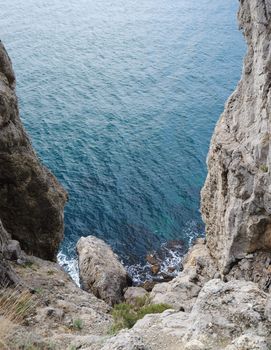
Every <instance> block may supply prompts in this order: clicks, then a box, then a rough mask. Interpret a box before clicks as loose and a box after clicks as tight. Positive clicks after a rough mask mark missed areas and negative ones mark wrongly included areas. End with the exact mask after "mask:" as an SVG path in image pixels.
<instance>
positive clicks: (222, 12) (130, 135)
mask: <svg viewBox="0 0 271 350" xmlns="http://www.w3.org/2000/svg"><path fill="white" fill-rule="evenodd" d="M237 7H238V1H237V0H201V1H198V0H137V1H135V0H115V1H111V0H100V1H94V0H69V1H64V0H27V1H25V0H12V1H3V0H0V9H1V20H0V35H1V37H0V38H1V40H2V41H3V42H4V44H5V46H6V48H7V49H8V52H9V55H10V56H11V58H12V61H13V65H14V69H15V71H16V75H17V93H18V96H19V102H20V111H21V117H22V120H23V122H24V125H25V127H26V129H27V131H28V133H29V134H30V135H31V138H32V142H33V145H34V147H35V149H36V150H37V152H38V154H39V156H40V158H41V159H42V161H43V163H44V164H45V165H46V166H48V167H49V168H50V169H51V170H52V171H53V172H54V174H55V175H56V176H57V177H58V179H59V180H60V182H61V183H62V184H63V185H64V187H65V188H66V189H67V190H68V192H69V197H70V200H69V203H68V204H67V206H66V210H65V225H66V228H65V240H64V242H63V245H62V248H61V255H60V258H61V260H62V261H66V262H68V263H69V262H70V263H71V262H72V261H73V259H74V258H75V256H76V255H75V244H76V242H77V240H78V239H79V237H80V236H87V235H90V234H92V235H96V236H98V237H101V238H102V239H104V240H105V241H107V242H108V243H109V244H110V245H111V246H112V247H113V249H114V250H115V252H117V253H118V254H119V255H120V256H121V258H122V259H123V261H124V262H125V263H126V264H128V265H137V264H140V263H141V264H142V263H143V261H144V257H145V255H146V253H147V252H149V251H152V250H156V249H159V247H160V246H161V244H163V243H164V242H167V241H170V240H182V241H183V244H184V245H185V246H188V245H189V244H190V243H191V240H192V239H193V238H194V237H196V236H199V235H202V234H203V232H204V227H203V223H202V221H201V218H200V213H199V193H200V189H201V187H202V185H203V183H204V179H205V176H206V165H205V159H206V155H207V151H208V146H209V142H210V138H211V135H212V131H213V128H214V126H215V123H216V121H217V120H218V117H219V115H220V113H221V112H222V110H223V106H224V103H225V101H226V99H227V97H228V96H229V95H230V93H231V92H232V91H233V89H234V87H235V85H236V83H237V82H238V80H239V77H240V74H241V66H242V58H243V56H244V53H245V44H244V42H243V38H242V35H241V33H240V32H239V31H238V25H237V21H236V12H237ZM131 271H134V270H131ZM134 274H135V275H136V273H135V271H134Z"/></svg>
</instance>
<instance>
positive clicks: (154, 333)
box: [104, 279, 271, 350]
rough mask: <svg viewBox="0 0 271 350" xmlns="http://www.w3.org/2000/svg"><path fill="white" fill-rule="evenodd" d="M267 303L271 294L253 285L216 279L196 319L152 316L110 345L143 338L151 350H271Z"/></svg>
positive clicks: (198, 307) (206, 289)
mask: <svg viewBox="0 0 271 350" xmlns="http://www.w3.org/2000/svg"><path fill="white" fill-rule="evenodd" d="M267 301H268V294H266V293H264V292H263V291H262V290H260V289H259V288H258V286H257V284H255V283H253V282H246V281H231V282H228V283H225V282H223V281H221V280H218V279H213V280H210V281H209V282H207V283H206V284H205V285H204V287H203V288H202V290H201V291H200V293H199V295H198V298H197V299H196V301H195V304H194V306H193V308H192V310H191V312H190V313H187V312H176V311H173V310H166V311H164V312H163V313H162V314H153V315H146V316H145V317H144V318H143V319H142V320H140V321H138V322H137V323H136V324H135V326H134V327H133V328H132V329H131V330H129V331H128V330H127V331H126V332H124V331H123V332H121V333H119V334H118V335H117V336H116V337H114V338H112V339H111V340H110V345H111V346H112V348H114V347H113V346H114V345H115V344H118V343H120V342H121V341H124V339H129V337H136V336H137V337H140V339H141V341H142V342H143V344H144V346H145V348H146V349H149V350H164V349H168V350H178V349H187V350H188V349H189V350H218V349H219V350H222V349H227V350H241V349H242V350H243V349H247V350H248V349H250V350H251V349H259V350H266V349H268V347H270V345H271V338H270V326H271V324H270V321H268V320H267V319H266V317H265V307H266V304H267ZM242 346H243V348H242ZM249 346H250V347H249ZM253 346H255V347H253ZM123 348H124V349H125V347H123ZM104 349H107V348H104Z"/></svg>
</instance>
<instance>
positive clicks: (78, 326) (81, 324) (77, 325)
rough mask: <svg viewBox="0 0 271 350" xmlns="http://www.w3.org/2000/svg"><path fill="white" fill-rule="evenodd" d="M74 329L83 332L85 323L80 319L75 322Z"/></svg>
mask: <svg viewBox="0 0 271 350" xmlns="http://www.w3.org/2000/svg"><path fill="white" fill-rule="evenodd" d="M72 327H73V328H74V329H76V330H77V331H81V330H82V329H83V327H84V322H83V321H82V320H81V319H80V318H76V319H75V320H73V323H72Z"/></svg>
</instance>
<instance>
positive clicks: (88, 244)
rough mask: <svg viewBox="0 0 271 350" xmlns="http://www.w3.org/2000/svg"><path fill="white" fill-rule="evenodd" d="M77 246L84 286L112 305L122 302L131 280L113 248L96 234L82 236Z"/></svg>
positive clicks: (82, 284) (81, 279) (81, 280)
mask: <svg viewBox="0 0 271 350" xmlns="http://www.w3.org/2000/svg"><path fill="white" fill-rule="evenodd" d="M76 247H77V252H78V257H79V274H80V282H81V286H82V288H83V289H84V290H86V291H89V292H92V293H93V294H94V295H96V296H97V297H98V298H100V299H103V300H105V301H106V302H107V303H109V304H111V305H114V304H116V303H119V302H121V301H122V300H123V293H124V292H123V290H124V289H125V288H127V287H128V286H129V285H131V280H130V278H129V276H128V273H127V271H126V270H125V268H124V267H123V265H122V264H121V263H120V261H119V260H118V257H117V256H116V254H114V253H113V251H112V249H111V248H110V247H109V246H108V245H107V244H106V243H105V242H104V241H102V240H101V239H99V238H97V237H94V236H88V237H81V238H80V240H79V241H78V243H77V246H76Z"/></svg>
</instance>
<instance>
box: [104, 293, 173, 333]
mask: <svg viewBox="0 0 271 350" xmlns="http://www.w3.org/2000/svg"><path fill="white" fill-rule="evenodd" d="M167 309H172V306H170V305H168V304H150V300H149V299H148V298H137V299H136V302H135V303H133V304H128V303H121V304H116V305H115V306H114V308H113V310H112V312H111V314H112V316H113V319H114V324H113V326H112V327H111V329H110V333H111V334H116V333H117V332H118V331H120V330H121V329H123V328H132V327H133V325H134V324H135V323H136V322H137V321H138V320H140V319H141V318H143V317H144V316H145V315H148V314H157V313H162V312H163V311H165V310H167Z"/></svg>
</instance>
